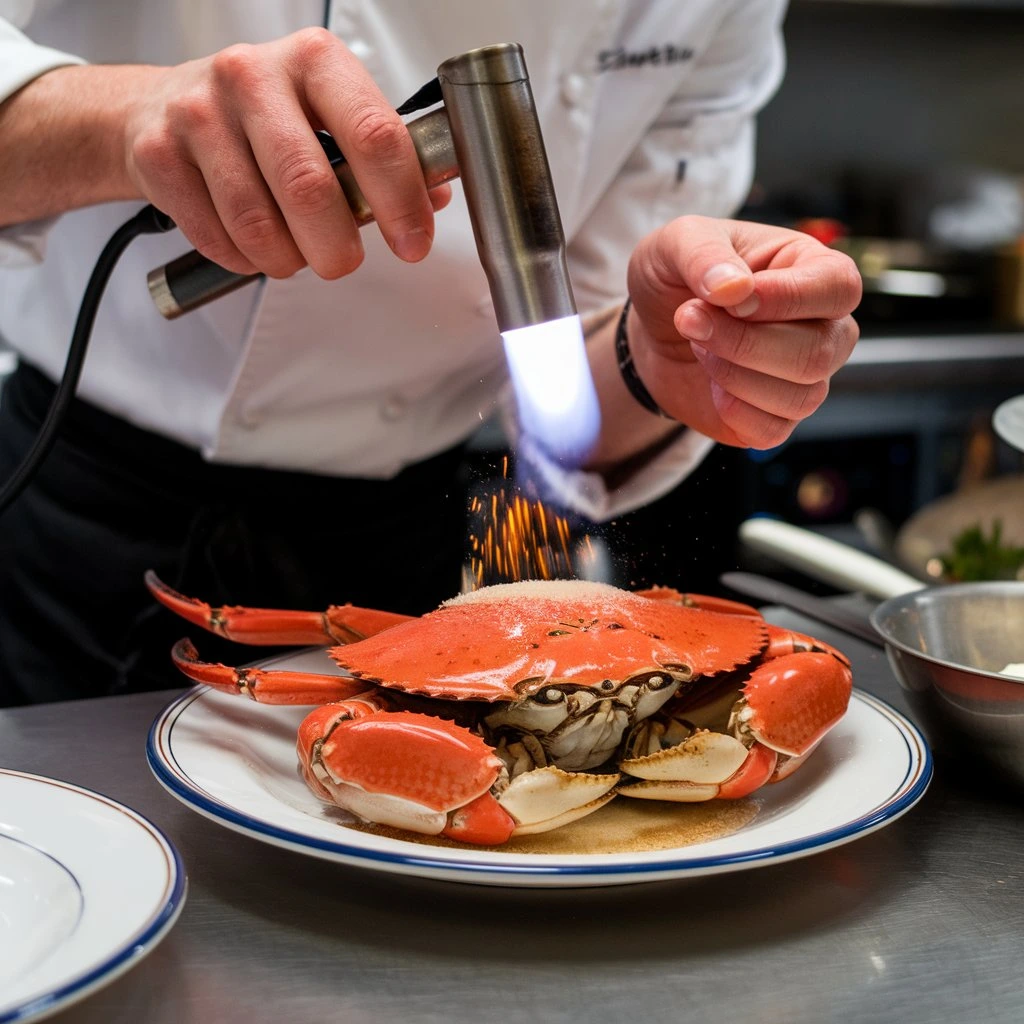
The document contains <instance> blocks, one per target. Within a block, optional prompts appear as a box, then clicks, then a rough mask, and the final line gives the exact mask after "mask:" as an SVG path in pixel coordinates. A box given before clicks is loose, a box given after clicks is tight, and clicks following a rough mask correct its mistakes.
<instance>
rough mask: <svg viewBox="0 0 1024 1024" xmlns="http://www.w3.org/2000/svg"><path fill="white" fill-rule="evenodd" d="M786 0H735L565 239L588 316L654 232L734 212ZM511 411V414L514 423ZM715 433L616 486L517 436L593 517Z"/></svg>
mask: <svg viewBox="0 0 1024 1024" xmlns="http://www.w3.org/2000/svg"><path fill="white" fill-rule="evenodd" d="M785 6H786V3H785V0H743V2H741V3H738V4H733V5H732V11H731V13H730V15H729V16H728V17H727V18H725V19H724V20H723V22H722V24H721V26H720V27H719V30H718V31H717V32H716V34H715V35H714V36H713V38H712V40H711V42H710V44H709V46H708V47H707V48H706V49H705V50H704V52H703V53H699V54H697V55H696V57H695V61H696V66H695V67H694V68H693V69H692V71H691V73H690V74H689V75H688V76H687V79H686V84H685V86H684V88H683V89H682V90H681V91H680V92H679V93H677V94H676V95H675V96H674V97H673V98H672V99H671V100H670V101H669V103H668V104H667V105H666V106H665V107H664V108H663V109H662V111H661V113H660V115H659V116H658V117H657V119H656V120H655V121H654V122H653V123H652V125H651V126H650V128H649V130H648V131H647V132H646V134H645V135H644V137H643V138H642V139H641V141H640V143H639V145H638V146H637V147H636V149H635V150H634V151H633V153H632V154H631V155H630V157H629V158H628V160H627V161H626V163H625V164H624V165H623V166H622V168H621V170H620V171H619V173H618V174H617V175H616V176H615V177H614V179H613V180H612V181H611V182H610V184H609V186H608V187H607V189H606V190H605V191H604V192H603V193H602V194H601V197H600V198H599V199H598V201H597V202H596V204H595V205H594V207H593V209H592V210H591V212H590V214H589V216H588V217H587V219H586V221H585V222H584V223H583V225H582V227H581V228H580V230H579V231H577V232H576V234H575V235H574V237H573V238H572V240H571V241H570V243H569V246H568V259H569V267H570V274H571V276H572V282H573V290H574V292H575V295H576V300H577V305H578V306H579V309H580V311H581V312H582V313H584V314H586V313H591V312H593V311H596V310H602V309H608V308H610V307H612V306H616V305H621V303H622V301H623V300H624V298H625V294H624V287H625V277H626V265H627V263H628V261H629V256H630V253H631V252H632V250H633V247H634V246H635V245H636V243H637V242H638V241H639V240H640V239H641V238H643V237H644V236H645V235H646V234H648V233H649V232H651V231H653V230H655V229H656V228H658V227H661V226H662V225H664V224H667V223H668V222H669V221H671V220H673V219H675V218H676V217H678V216H681V215H683V214H688V213H697V214H704V215H706V216H715V217H726V216H731V215H732V214H733V213H735V211H736V210H737V209H738V208H739V207H740V206H741V205H742V203H743V201H744V200H745V198H746V196H747V193H748V192H749V190H750V186H751V183H752V180H753V170H754V118H755V115H756V114H757V112H758V111H759V110H760V109H761V107H763V106H764V104H765V103H767V101H768V100H769V99H770V98H771V96H772V94H773V93H774V92H775V90H776V89H777V88H778V85H779V82H780V81H781V80H782V75H783V71H784V69H785V56H784V52H785V51H784V48H783V43H782V33H781V23H782V19H783V15H784V13H785ZM514 420H515V417H514V412H512V413H511V414H510V415H509V416H508V418H507V423H508V424H509V425H510V427H511V429H513V430H514V429H515V426H514ZM713 446H714V442H713V441H711V439H709V438H707V437H704V436H703V435H701V434H698V433H697V432H696V431H693V430H689V429H684V430H681V431H680V433H679V436H678V437H677V438H676V439H675V440H674V441H673V442H672V443H671V444H669V445H668V446H667V447H664V448H662V449H660V450H659V451H658V452H657V453H656V454H655V455H653V456H652V457H651V458H650V459H648V460H647V461H646V462H644V463H643V464H642V465H640V466H639V467H638V468H637V469H636V471H635V472H633V473H632V474H631V475H630V476H629V477H628V478H627V479H626V480H625V481H624V482H622V483H620V484H618V486H616V487H615V488H614V489H611V488H609V487H608V486H607V484H606V482H605V480H604V478H603V477H602V476H601V475H600V474H598V473H588V472H582V471H579V470H575V471H573V470H566V469H565V468H564V467H562V466H560V465H558V464H557V463H555V462H553V461H552V460H551V459H549V458H547V457H546V456H545V454H544V453H543V452H542V451H541V450H539V449H537V448H536V446H531V445H530V444H529V442H528V441H525V440H523V441H520V453H521V454H522V453H523V451H526V452H528V457H529V459H530V461H531V463H532V464H533V466H534V468H535V471H536V472H537V474H538V475H539V477H540V478H541V479H542V480H543V481H544V482H545V484H546V487H547V490H548V493H549V496H550V497H552V498H554V499H556V500H558V501H559V502H560V503H561V504H563V505H565V506H567V507H569V508H572V509H574V510H575V511H577V512H579V513H580V514H582V515H586V516H587V517H588V518H590V519H591V520H593V521H595V522H600V521H605V520H608V519H611V518H613V517H614V516H616V515H621V514H622V513H624V512H628V511H630V510H632V509H635V508H639V507H640V506H642V505H645V504H647V503H649V502H651V501H654V500H655V499H657V498H659V497H661V496H663V495H664V494H666V493H668V492H669V491H671V490H672V489H673V488H674V487H675V486H676V485H677V484H679V483H680V481H682V480H683V479H684V478H685V477H686V476H687V475H688V474H689V473H690V472H692V470H693V469H694V468H696V466H697V465H699V463H700V462H701V461H702V460H703V459H704V457H705V456H706V455H707V454H708V452H709V451H710V450H711V449H712V447H713Z"/></svg>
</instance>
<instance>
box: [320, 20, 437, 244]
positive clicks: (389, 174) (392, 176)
mask: <svg viewBox="0 0 1024 1024" xmlns="http://www.w3.org/2000/svg"><path fill="white" fill-rule="evenodd" d="M301 56H302V59H303V63H302V64H301V72H300V74H301V78H300V87H301V90H302V94H303V96H304V99H305V102H306V104H307V105H308V107H309V109H310V110H311V111H312V113H313V114H314V116H315V117H316V118H317V119H318V120H319V121H320V122H322V124H323V125H324V127H325V128H326V129H327V130H328V131H329V132H330V133H331V134H332V135H333V136H334V138H335V139H336V141H337V143H338V145H339V146H340V148H341V151H342V152H343V153H344V154H345V158H346V159H347V160H348V162H349V164H350V165H351V167H352V171H353V173H354V175H355V178H356V180H357V181H358V182H359V186H360V188H361V189H362V191H363V194H364V195H365V196H366V200H367V202H368V203H369V204H370V208H371V209H372V210H373V214H374V218H375V220H376V221H377V225H378V227H379V228H380V231H381V234H383V236H384V238H385V240H386V241H387V243H388V245H390V246H391V249H392V251H393V252H394V253H395V254H396V255H397V256H398V257H399V258H400V259H403V260H406V261H407V262H410V263H415V262H418V261H419V260H421V259H423V257H424V256H426V255H427V253H428V252H429V251H430V246H431V242H432V240H433V236H434V218H433V210H432V206H431V201H430V197H429V195H428V194H427V187H426V184H425V182H424V180H423V171H422V169H421V168H420V164H419V160H418V158H417V156H416V150H415V148H414V147H413V144H412V138H411V136H410V135H409V130H408V129H407V128H406V127H405V124H404V123H403V121H402V119H401V118H400V117H399V116H398V114H397V113H395V111H394V109H393V108H392V107H391V105H390V104H389V103H388V102H387V100H386V99H385V98H384V96H383V94H382V93H381V92H380V90H379V89H378V88H377V86H376V84H375V83H374V82H373V80H372V79H371V78H370V76H369V75H368V74H367V73H366V71H365V69H363V67H362V65H361V64H359V62H358V61H357V60H356V58H355V57H354V56H353V55H352V54H351V53H350V52H349V50H348V49H347V48H346V47H345V46H344V45H343V44H342V43H341V42H340V41H339V40H337V39H336V38H334V37H333V36H331V35H330V34H329V33H326V32H324V33H319V32H317V33H314V34H313V35H311V37H310V40H309V41H308V42H307V43H306V45H305V48H304V51H303V52H302V54H301Z"/></svg>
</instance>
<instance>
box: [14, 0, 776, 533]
mask: <svg viewBox="0 0 1024 1024" xmlns="http://www.w3.org/2000/svg"><path fill="white" fill-rule="evenodd" d="M784 6H785V0H516V2H504V3H498V2H494V0H432V2H430V3H417V2H413V0H331V2H329V3H325V2H324V0H217V2H212V0H0V19H3V20H0V100H2V99H3V98H5V97H6V96H8V95H10V94H11V93H13V92H15V91H16V90H17V89H19V88H20V87H21V86H23V85H25V84H26V83H28V82H29V81H31V80H32V79H33V78H35V77H36V76H38V75H40V74H43V73H44V72H46V71H49V70H51V69H53V68H56V67H59V66H61V65H67V64H70V63H76V62H83V61H87V62H92V63H152V64H164V65H169V64H175V63H178V62H181V61H184V60H188V59H192V58H195V57H199V56H202V55H205V54H209V53H212V52H214V51H216V50H219V49H221V48H223V47H225V46H228V45H230V44H232V43H236V42H251V43H256V42H262V41H266V40H270V39H274V38H277V37H280V36H283V35H286V34H288V33H290V32H293V31H295V30H297V29H299V28H302V27H304V26H308V25H316V24H326V25H327V26H328V27H329V28H330V29H331V31H333V32H334V33H335V34H337V35H338V36H339V37H340V38H341V39H343V40H344V41H345V42H346V43H347V45H348V46H349V47H350V48H351V49H352V51H353V52H354V53H355V54H356V56H357V57H358V58H359V59H360V60H361V61H362V62H363V63H364V65H365V66H366V67H367V68H368V69H369V71H370V73H371V74H372V76H373V77H374V79H375V80H376V81H377V83H378V84H379V86H380V87H381V89H382V91H383V92H384V94H385V96H387V97H388V99H389V100H391V101H392V102H393V103H394V104H395V105H397V104H399V103H400V102H402V101H403V100H405V99H406V98H407V97H408V96H410V95H412V93H414V92H415V91H416V90H417V89H418V88H419V87H420V86H421V85H423V84H424V82H426V81H428V80H429V79H430V78H432V77H433V76H434V74H435V71H436V68H437V65H438V64H439V63H441V61H443V60H444V59H445V58H447V57H450V56H453V55H455V54H458V53H462V52H464V51H466V50H469V49H473V48H474V47H478V46H481V45H485V44H488V43H494V42H519V43H521V44H522V45H523V48H524V51H525V53H526V60H527V66H528V67H529V70H530V76H531V81H532V86H533V91H534V94H535V98H536V103H537V108H538V113H539V117H540V123H541V126H542V129H543V131H544V136H545V142H546V147H547V151H548V157H549V162H550V164H551V169H552V173H553V176H554V182H555V188H556V194H557V197H558V201H559V207H560V212H561V217H562V223H563V226H564V229H565V233H566V238H567V242H568V260H569V268H570V273H571V277H572V282H573V286H574V290H575V294H576V299H577V304H578V306H579V308H580V312H581V313H582V314H584V315H586V314H587V313H590V312H595V311H599V310H602V309H606V308H608V307H610V306H611V305H613V304H614V303H616V302H618V301H621V299H622V298H623V297H624V294H625V269H626V263H627V260H628V258H629V254H630V252H631V250H632V248H633V247H634V245H635V244H636V243H637V241H638V240H639V239H640V238H641V237H643V236H644V235H645V234H646V233H648V232H649V231H651V230H652V229H654V228H655V227H657V226H660V225H662V224H665V223H667V222H668V221H669V220H671V219H672V218H673V217H675V216H678V215H680V214H683V213H703V214H708V215H717V216H721V215H729V214H730V213H732V212H733V211H735V209H736V208H737V207H738V205H739V204H740V203H741V202H742V200H743V199H744V197H745V196H746V193H747V190H748V189H749V186H750V182H751V177H752V165H753V143H754V123H753V118H754V115H755V113H756V112H757V111H758V109H759V108H760V107H761V106H762V105H763V104H764V103H765V102H766V100H767V99H768V98H769V97H770V96H771V94H772V92H773V91H774V89H775V88H776V86H777V85H778V82H779V80H780V78H781V75H782V69H783V50H782V44H781V36H780V22H781V19H782V14H783V8H784ZM19 29H20V30H21V31H19ZM0 187H2V183H0ZM454 193H455V195H454V199H453V202H452V204H451V205H450V206H449V207H448V208H447V209H446V210H444V211H443V212H442V213H440V214H439V215H438V223H437V229H436V240H435V243H434V247H433V250H432V251H431V253H430V255H429V257H428V258H427V259H426V260H425V261H423V262H422V263H419V264H415V265H410V264H405V263H402V262H400V261H399V260H398V259H396V258H395V256H394V255H393V254H392V253H391V252H390V251H389V249H388V248H387V246H386V245H385V244H384V242H383V240H382V239H381V237H380V234H379V232H378V231H377V229H376V228H375V227H369V228H367V229H364V230H363V232H362V239H363V243H364V245H365V247H366V260H365V262H364V263H363V264H362V266H360V267H359V269H358V270H357V271H356V272H355V273H354V274H352V275H350V276H348V277H346V278H343V279H342V280H339V281H330V282H327V281H322V280H321V279H319V278H318V277H316V275H315V274H313V273H312V272H311V271H309V270H308V269H307V270H303V271H301V272H300V273H298V274H296V275H295V276H294V277H292V278H291V279H289V280H285V281H275V280H267V281H265V282H263V283H261V284H256V285H251V286H248V287H246V288H243V289H241V290H239V291H237V292H235V293H234V294H232V295H230V296H227V297H224V298H222V299H220V300H219V301H217V302H214V303H211V304H209V305H207V306H206V307H204V308H202V309H200V310H198V311H195V312H193V313H190V314H188V315H187V316H184V317H182V318H181V319H179V320H176V321H172V322H168V321H165V320H163V319H162V318H161V317H160V316H159V315H158V314H157V313H156V311H155V309H154V307H153V305H152V302H151V300H150V297H149V294H148V291H147V288H146V283H145V278H146V274H147V272H148V271H149V270H150V269H152V268H153V267H155V266H157V265H159V264H162V263H165V262H166V261H167V260H169V259H172V258H173V257H175V256H178V255H180V254H181V253H182V252H183V251H184V250H186V249H188V248H191V246H190V245H189V244H187V242H186V240H185V239H184V238H183V236H182V235H180V234H179V233H178V232H172V233H171V234H170V235H166V236H149V237H145V238H142V239H139V240H138V241H136V242H134V243H133V244H132V246H131V247H130V248H129V250H128V251H127V252H126V253H125V255H124V256H123V257H122V258H121V261H120V264H119V265H118V267H117V270H116V271H115V273H114V275H113V278H112V279H111V282H110V284H109V286H108V289H107V292H106V295H105V297H104V299H103V303H102V305H101V308H100V312H99V316H98V318H97V321H96V326H95V331H94V335H93V340H92V344H91V348H90V351H89V356H88V359H87V360H86V365H85V371H84V374H83V377H82V382H81V386H80V390H79V393H80V395H81V396H82V397H83V398H85V399H87V400H88V401H90V402H92V403H93V404H95V405H97V406H99V407H101V408H103V409H106V410H108V411H110V412H113V413H115V414H117V415H119V416H121V417H123V418H125V419H127V420H128V421H130V422H132V423H135V424H137V425H139V426H141V427H144V428H147V429H149V430H152V431H156V432H158V433H160V434H163V435H165V436H168V437H171V438H174V439H176V440H178V441H180V442H183V443H184V444H186V445H189V446H192V447H194V448H197V449H200V450H201V451H202V452H203V453H204V455H205V456H206V457H207V458H208V459H211V460H214V461H222V462H230V463H241V464H249V465H262V466H269V467H278V468H284V469H289V470H303V471H308V472H313V473H321V474H341V475H346V476H366V477H388V476H391V475H393V474H395V473H396V472H397V471H398V470H399V469H401V468H402V467H403V466H404V465H406V464H408V463H410V462H414V461H416V460H419V459H422V458H424V457H426V456H430V455H432V454H434V453H436V452H438V451H441V450H442V449H444V448H447V447H449V446H450V445H452V444H454V443H456V442H458V441H459V440H460V439H463V438H465V437H467V436H468V435H469V434H470V433H471V432H473V431H474V429H475V428H476V427H478V426H479V424H480V422H481V420H483V419H486V418H487V417H488V416H489V415H490V413H491V412H492V411H493V410H494V408H495V403H496V401H497V398H496V396H498V395H500V394H501V393H502V390H503V388H504V386H505V366H504V356H503V351H502V347H501V342H500V338H499V335H498V333H497V328H496V325H495V320H494V314H493V310H492V307H491V301H490V296H489V293H488V288H487V282H486V279H485V277H484V274H483V271H482V270H481V268H480V265H479V262H478V260H477V256H476V249H475V245H474V241H473V236H472V231H471V228H470V223H469V219H468V215H467V212H466V207H465V202H464V200H463V196H462V192H461V189H460V187H459V184H458V182H456V183H455V184H454ZM139 205H140V204H139V203H109V204H104V205H100V206H94V207H90V208H87V209H82V210H77V211H74V212H71V213H67V214H65V215H63V216H61V217H59V218H53V219H51V220H48V221H39V222H34V223H28V224H21V225H16V226H14V227H9V228H7V229H6V230H3V231H0V335H2V336H3V338H4V339H5V340H6V341H7V343H8V344H9V345H10V346H12V347H13V348H14V349H16V350H17V351H18V352H19V353H20V354H21V357H22V358H24V359H25V360H27V361H28V362H30V363H33V364H34V365H36V366H38V367H39V368H41V369H42V370H43V371H45V372H46V373H47V374H48V375H49V376H51V377H52V378H54V379H56V378H57V377H59V375H60V373H61V371H62V368H63V362H64V357H65V354H66V350H67V344H68V339H69V337H70V333H71V328H72V325H73V322H74V317H75V313H76V311H77V307H78V303H79V301H80V299H81V295H82V290H83V287H84V285H85V281H86V278H87V276H88V274H89V272H90V270H91V269H92V266H93V263H94V261H95V259H96V256H97V255H98V253H99V251H100V249H101V247H102V246H103V244H104V242H105V241H106V240H107V238H108V237H109V236H110V235H111V233H112V232H113V231H114V229H115V228H116V227H117V226H118V225H119V224H120V223H122V222H123V221H124V220H126V219H127V218H128V217H129V216H130V215H131V214H132V213H133V212H134V211H135V210H137V209H138V208H139ZM710 444H711V443H710V441H709V440H708V439H707V438H704V437H702V436H700V435H698V434H696V433H695V432H693V431H684V432H683V433H682V434H681V436H680V438H679V439H678V441H676V442H675V443H674V444H673V445H671V446H670V447H669V448H668V449H667V450H666V451H664V452H662V453H661V454H660V455H658V456H657V457H656V458H655V459H653V460H652V461H651V463H650V464H649V465H647V466H646V467H644V468H643V469H642V470H641V471H640V472H638V473H637V474H636V475H634V476H633V477H632V479H631V480H630V481H629V482H627V483H626V484H625V485H623V486H622V487H620V488H619V489H618V490H616V491H614V492H611V493H609V492H608V491H607V490H606V489H605V488H604V486H603V483H602V481H601V479H600V478H599V477H598V476H597V475H595V474H585V473H576V474H559V473H557V472H555V470H554V467H550V466H549V467H548V471H549V472H548V475H549V477H552V478H553V479H558V480H560V481H561V484H562V486H563V489H564V491H565V498H566V500H569V501H570V502H571V503H572V504H575V505H576V506H577V507H578V508H579V509H580V511H583V512H585V513H587V514H589V515H590V516H591V517H592V518H595V519H601V518H606V517H609V516H611V515H615V514H617V513H619V512H621V511H623V510H625V509H627V508H631V507H635V506H637V505H639V504H642V503H643V502H645V501H648V500H651V499H653V498H654V497H656V496H658V495H660V494H663V493H665V492H666V491H668V490H669V489H670V488H671V487H673V486H675V484H676V483H678V482H679V481H680V480H681V479H682V478H683V477H684V476H685V475H686V473H687V472H689V471H690V469H691V468H692V467H693V466H695V465H696V464H697V463H698V462H699V461H700V459H701V458H703V456H704V455H705V454H706V452H707V451H708V449H709V448H710Z"/></svg>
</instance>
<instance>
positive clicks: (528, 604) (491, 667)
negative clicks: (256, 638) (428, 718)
mask: <svg viewBox="0 0 1024 1024" xmlns="http://www.w3.org/2000/svg"><path fill="white" fill-rule="evenodd" d="M766 644H767V629H766V627H765V624H764V622H763V621H762V620H760V619H758V618H755V617H753V616H740V615H725V614H720V613H717V612H709V611H703V610H700V609H696V608H687V607H683V606H682V605H680V604H676V603H672V602H670V601H667V600H655V599H652V598H648V597H644V596H641V595H639V594H632V593H628V592H626V591H622V590H618V589H617V588H615V587H611V586H608V585H606V584H602V583H589V582H584V581H579V580H560V581H530V582H527V583H507V584H499V585H497V586H492V587H484V588H482V589H480V590H477V591H474V592H472V593H470V594H466V595H463V596H461V597H458V598H454V599H453V600H451V601H448V602H446V603H445V604H443V605H442V606H441V607H440V608H439V609H438V610H437V611H434V612H430V613H429V614H427V615H424V616H423V617H422V618H420V619H416V620H413V621H411V622H405V623H402V624H401V625H398V626H394V627H392V628H391V629H388V630H386V631H384V632H382V633H378V634H376V635H375V636H371V637H368V638H367V639H365V640H362V641H360V642H359V643H358V644H352V645H349V646H345V647H335V648H332V649H331V656H332V657H333V658H334V660H335V661H336V662H337V663H338V665H340V666H341V667H342V668H344V669H346V670H347V671H349V672H351V673H352V674H353V675H355V676H357V677H359V678H362V679H366V680H367V681H368V682H374V683H379V684H380V685H382V686H384V687H389V688H393V689H398V690H403V691H406V692H409V693H418V694H423V695H425V696H430V697H444V698H451V699H458V700H486V701H496V700H517V699H520V698H521V697H524V696H528V695H530V694H532V693H535V692H536V691H538V690H540V689H541V688H543V687H544V686H546V685H549V684H550V683H552V682H569V683H575V684H577V685H585V686H596V685H599V684H600V683H601V682H602V681H603V680H605V679H609V678H610V679H617V680H621V679H624V678H627V677H629V676H632V675H634V674H635V673H637V672H640V671H645V670H648V671H649V670H657V669H674V670H676V671H682V672H684V673H685V674H687V675H692V676H714V675H718V674H721V673H724V672H730V671H732V670H734V669H737V668H739V667H740V666H743V665H745V664H747V663H749V662H750V661H752V660H754V659H755V658H757V657H758V656H759V655H760V654H761V653H762V652H763V651H764V649H765V646H766Z"/></svg>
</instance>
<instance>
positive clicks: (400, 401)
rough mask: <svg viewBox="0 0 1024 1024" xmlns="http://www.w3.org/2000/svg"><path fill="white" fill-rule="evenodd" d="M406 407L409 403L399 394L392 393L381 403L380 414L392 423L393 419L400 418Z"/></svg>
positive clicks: (406, 409)
mask: <svg viewBox="0 0 1024 1024" xmlns="http://www.w3.org/2000/svg"><path fill="white" fill-rule="evenodd" d="M408 409H409V403H408V402H407V401H406V400H405V399H404V398H403V397H402V396H401V395H392V396H391V397H390V398H388V399H387V400H386V401H385V402H383V403H382V404H381V407H380V414H381V416H382V417H383V418H384V419H386V420H389V421H390V422H392V423H394V422H395V420H400V419H401V418H402V417H403V416H404V415H405V414H406V412H407V411H408Z"/></svg>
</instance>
